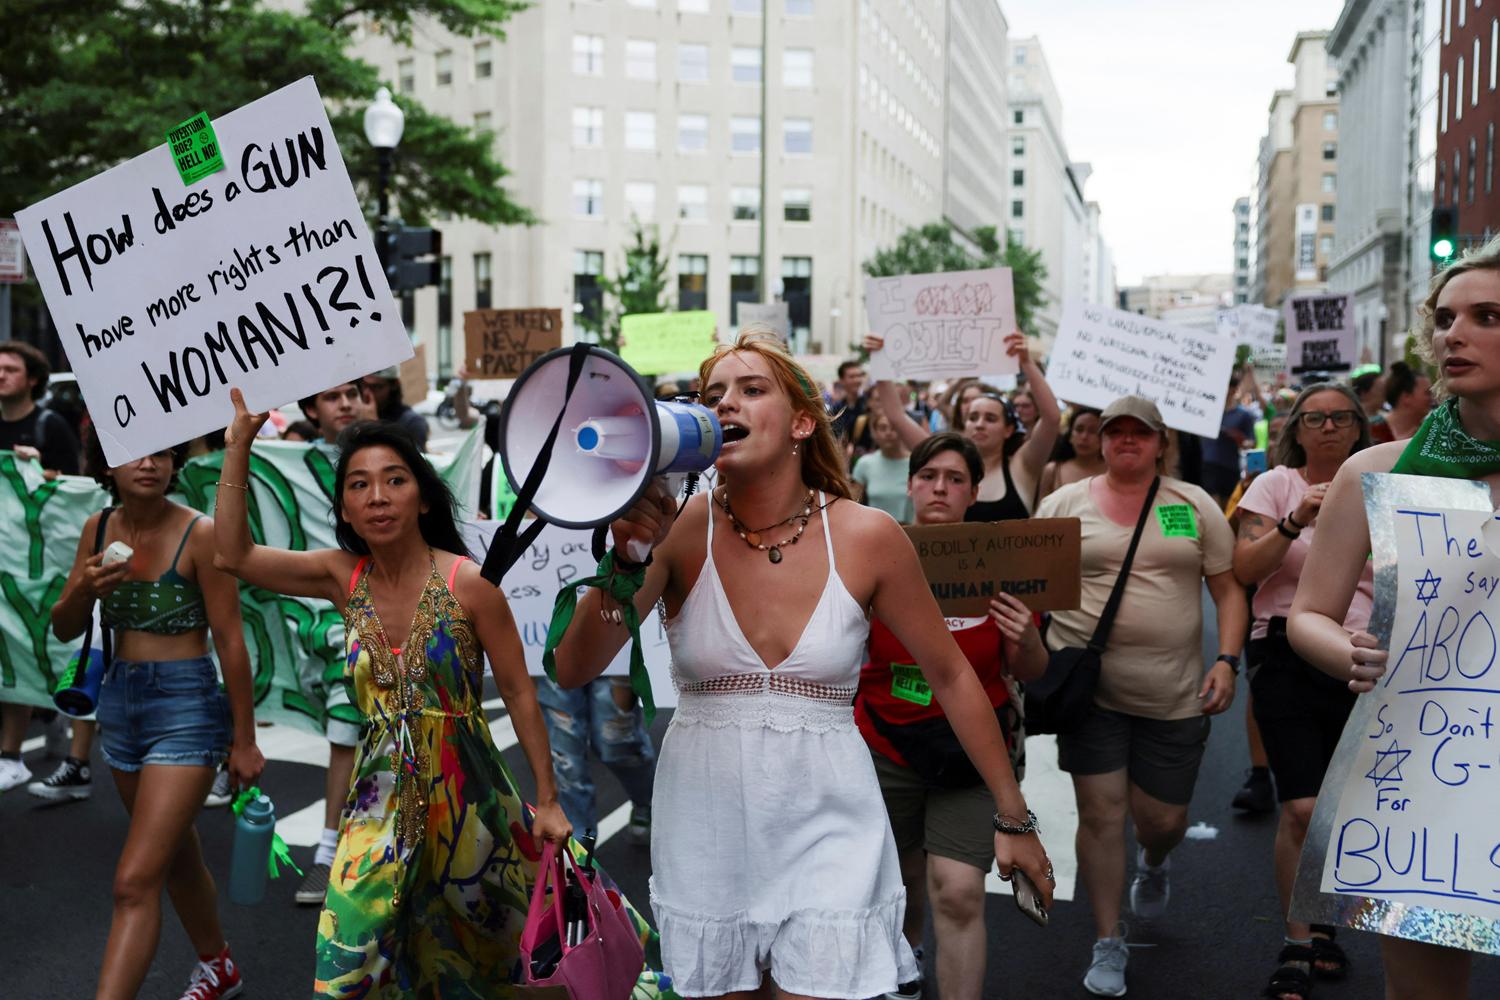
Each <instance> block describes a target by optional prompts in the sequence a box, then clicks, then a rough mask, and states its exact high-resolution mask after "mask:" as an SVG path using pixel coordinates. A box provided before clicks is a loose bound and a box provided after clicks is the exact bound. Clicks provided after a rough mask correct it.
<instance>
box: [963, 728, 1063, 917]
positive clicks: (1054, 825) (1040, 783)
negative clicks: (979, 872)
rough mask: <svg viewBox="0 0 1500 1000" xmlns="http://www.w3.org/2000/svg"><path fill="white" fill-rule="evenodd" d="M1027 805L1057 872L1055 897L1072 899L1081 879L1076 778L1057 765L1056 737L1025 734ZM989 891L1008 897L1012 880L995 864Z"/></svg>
mask: <svg viewBox="0 0 1500 1000" xmlns="http://www.w3.org/2000/svg"><path fill="white" fill-rule="evenodd" d="M1021 787H1022V791H1023V792H1025V794H1026V804H1027V805H1028V806H1030V807H1031V811H1032V812H1034V813H1036V815H1037V819H1038V820H1040V821H1041V824H1042V843H1044V844H1045V845H1046V846H1047V856H1048V857H1049V858H1051V859H1052V868H1053V870H1054V871H1055V872H1056V874H1057V886H1056V887H1055V888H1054V889H1053V896H1054V897H1055V898H1056V899H1065V900H1071V899H1072V898H1073V894H1074V892H1075V890H1076V886H1077V881H1078V855H1077V851H1076V849H1075V840H1074V838H1075V837H1076V836H1077V833H1078V802H1077V800H1076V799H1075V798H1074V796H1073V779H1072V778H1070V777H1068V774H1067V772H1066V771H1063V770H1061V769H1059V768H1058V766H1057V737H1056V736H1028V737H1026V781H1025V783H1024V784H1023V785H1022V786H1021ZM984 889H985V891H986V892H992V893H996V894H998V895H1004V896H1009V895H1010V894H1011V889H1010V883H1009V882H1002V881H1000V876H999V875H998V874H996V871H995V869H994V868H993V867H992V868H991V869H990V873H989V874H988V875H986V876H985V879H984Z"/></svg>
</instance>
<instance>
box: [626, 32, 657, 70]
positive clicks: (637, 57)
mask: <svg viewBox="0 0 1500 1000" xmlns="http://www.w3.org/2000/svg"><path fill="white" fill-rule="evenodd" d="M625 75H626V76H628V77H630V79H632V80H655V79H656V43H655V42H653V41H650V40H647V39H641V38H631V39H629V40H627V41H626V42H625Z"/></svg>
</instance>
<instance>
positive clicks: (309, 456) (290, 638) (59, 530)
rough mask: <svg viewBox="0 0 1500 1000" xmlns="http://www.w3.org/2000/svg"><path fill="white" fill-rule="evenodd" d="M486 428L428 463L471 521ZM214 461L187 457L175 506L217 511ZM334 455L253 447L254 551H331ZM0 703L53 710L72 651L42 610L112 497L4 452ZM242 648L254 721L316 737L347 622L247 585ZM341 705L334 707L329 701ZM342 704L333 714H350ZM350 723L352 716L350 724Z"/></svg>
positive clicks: (325, 606) (0, 457)
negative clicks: (90, 522)
mask: <svg viewBox="0 0 1500 1000" xmlns="http://www.w3.org/2000/svg"><path fill="white" fill-rule="evenodd" d="M481 430H482V425H481V427H476V428H475V429H474V430H473V431H471V432H470V433H469V435H468V436H467V437H466V438H465V439H464V440H463V443H462V444H461V445H460V446H459V448H458V449H457V450H456V451H455V452H454V453H453V454H452V455H431V456H429V457H430V458H431V459H432V463H433V465H434V466H435V467H436V468H437V469H438V472H439V473H440V474H441V475H442V477H443V479H444V480H445V481H446V482H447V483H448V485H449V488H450V489H452V490H453V492H454V496H455V497H456V498H457V499H458V504H459V514H460V517H461V518H464V519H467V518H469V517H472V516H473V511H474V508H475V506H476V504H477V503H478V495H479V472H480V467H481V465H482V455H481V444H482V440H483V439H482V434H481ZM223 461H224V456H223V453H222V452H216V453H214V454H211V455H205V456H202V457H200V458H195V459H193V460H192V461H190V462H188V463H187V465H186V466H184V467H183V469H182V472H181V473H180V474H179V476H178V484H177V485H178V490H179V492H180V496H178V497H177V499H179V500H181V501H182V502H184V503H186V504H187V505H188V506H190V507H194V508H196V509H198V510H202V511H205V512H207V513H210V514H212V513H213V502H214V493H215V489H214V483H215V482H216V481H217V480H218V478H219V469H220V468H221V467H222V465H223ZM337 463H338V456H337V454H336V453H335V452H334V451H333V449H331V448H328V447H326V446H324V445H321V444H305V443H301V442H290V441H257V442H256V443H255V447H254V448H253V449H252V451H251V453H250V532H251V535H252V537H253V538H254V539H255V541H256V542H259V543H262V544H266V545H275V546H279V547H282V548H289V549H301V550H306V549H319V548H332V547H334V546H336V545H337V542H336V540H335V539H334V534H333V502H332V497H333V482H334V470H335V466H336V465H337ZM0 477H3V478H4V479H5V482H6V485H5V486H4V487H0V592H3V594H4V598H5V599H4V600H3V601H0V701H10V702H19V703H22V704H30V705H43V706H51V704H52V690H53V688H54V686H55V684H56V678H57V675H58V674H59V673H60V672H61V670H62V668H63V666H64V665H65V664H66V663H67V660H68V657H69V656H70V655H71V654H72V653H73V652H74V651H75V650H76V649H77V648H78V643H77V642H73V643H71V644H68V643H59V642H57V640H55V639H53V638H52V633H51V621H50V610H51V607H52V605H53V604H54V603H55V602H56V600H57V596H58V595H59V594H60V593H61V592H62V587H63V583H64V581H65V580H66V579H67V575H68V570H69V569H70V568H71V567H72V564H73V555H74V552H75V551H76V548H77V545H78V536H79V534H80V532H81V531H82V530H83V524H84V521H86V520H87V519H88V516H89V515H90V514H92V513H93V512H94V511H96V510H99V509H100V508H101V507H103V506H104V505H105V504H106V503H107V501H108V496H107V494H105V492H104V490H102V489H100V488H99V486H98V485H97V484H96V483H95V482H94V481H93V480H92V479H85V478H82V477H77V476H63V477H61V478H59V479H57V480H54V481H52V482H46V481H44V480H43V479H42V476H41V473H40V471H39V470H38V468H37V466H36V463H34V462H17V461H16V460H15V456H14V455H12V454H11V453H10V452H0ZM240 609H241V612H242V614H243V616H244V624H245V644H246V646H247V647H248V649H249V652H250V667H251V671H252V673H253V676H254V681H255V684H254V690H255V705H256V709H255V711H256V717H257V718H259V719H269V720H271V721H274V722H282V723H289V724H292V725H296V726H299V727H300V728H303V729H307V730H310V731H313V732H322V731H323V723H324V717H325V715H326V714H327V712H328V692H329V691H330V690H331V689H332V688H333V686H335V685H336V684H338V683H339V682H340V679H341V678H342V676H343V656H344V623H343V619H342V618H341V617H340V616H339V614H338V612H337V611H335V610H334V607H333V605H331V604H329V603H328V602H326V601H317V600H309V599H306V598H300V597H285V596H283V595H281V594H277V593H273V592H271V591H268V590H262V589H260V588H256V587H249V586H245V587H242V588H241V590H240ZM335 701H336V702H337V701H340V699H335ZM351 711H353V709H352V706H348V705H345V704H338V705H337V707H336V709H335V712H336V713H337V712H351ZM349 721H351V722H357V721H358V718H357V716H353V717H351V718H350V719H349Z"/></svg>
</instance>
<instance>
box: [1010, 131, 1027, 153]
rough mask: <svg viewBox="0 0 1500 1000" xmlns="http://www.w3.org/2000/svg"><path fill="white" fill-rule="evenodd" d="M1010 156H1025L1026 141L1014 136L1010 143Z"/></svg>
mask: <svg viewBox="0 0 1500 1000" xmlns="http://www.w3.org/2000/svg"><path fill="white" fill-rule="evenodd" d="M1010 155H1011V156H1025V155H1026V140H1025V139H1024V138H1022V137H1021V136H1019V135H1018V136H1016V137H1015V138H1014V139H1012V140H1011V141H1010Z"/></svg>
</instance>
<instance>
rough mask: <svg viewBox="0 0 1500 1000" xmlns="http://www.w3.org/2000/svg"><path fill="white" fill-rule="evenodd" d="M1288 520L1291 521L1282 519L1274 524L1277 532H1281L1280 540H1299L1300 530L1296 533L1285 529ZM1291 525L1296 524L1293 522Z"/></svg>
mask: <svg viewBox="0 0 1500 1000" xmlns="http://www.w3.org/2000/svg"><path fill="white" fill-rule="evenodd" d="M1289 520H1291V518H1287V517H1283V518H1282V519H1281V520H1279V521H1277V522H1276V530H1277V531H1279V532H1281V537H1282V538H1291V539H1296V538H1300V537H1301V536H1302V529H1300V528H1299V529H1297V530H1296V531H1292V530H1290V529H1289V528H1287V526H1286V522H1287V521H1289ZM1292 523H1293V524H1295V523H1296V522H1295V521H1293V522H1292Z"/></svg>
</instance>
